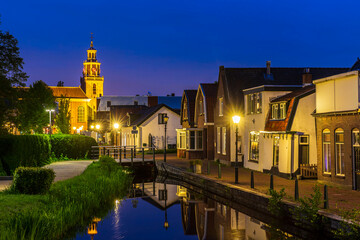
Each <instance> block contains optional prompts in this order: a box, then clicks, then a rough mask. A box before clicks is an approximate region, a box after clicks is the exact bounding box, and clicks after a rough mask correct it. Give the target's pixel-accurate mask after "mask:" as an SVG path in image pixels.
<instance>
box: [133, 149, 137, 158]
mask: <svg viewBox="0 0 360 240" xmlns="http://www.w3.org/2000/svg"><path fill="white" fill-rule="evenodd" d="M133 153H134V158H136V147H135V146H134V152H133Z"/></svg>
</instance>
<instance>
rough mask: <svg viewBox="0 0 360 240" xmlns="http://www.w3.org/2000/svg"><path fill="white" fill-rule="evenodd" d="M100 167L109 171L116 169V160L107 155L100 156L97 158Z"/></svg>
mask: <svg viewBox="0 0 360 240" xmlns="http://www.w3.org/2000/svg"><path fill="white" fill-rule="evenodd" d="M99 162H100V167H101V168H103V169H105V170H107V171H108V172H111V170H112V169H116V168H117V167H118V164H117V162H116V161H115V159H113V158H112V157H109V156H101V157H100V159H99Z"/></svg>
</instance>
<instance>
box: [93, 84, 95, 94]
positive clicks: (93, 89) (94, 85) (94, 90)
mask: <svg viewBox="0 0 360 240" xmlns="http://www.w3.org/2000/svg"><path fill="white" fill-rule="evenodd" d="M93 94H94V95H96V84H95V83H94V85H93Z"/></svg>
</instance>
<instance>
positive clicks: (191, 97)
mask: <svg viewBox="0 0 360 240" xmlns="http://www.w3.org/2000/svg"><path fill="white" fill-rule="evenodd" d="M196 93H197V90H193V89H191V90H184V93H183V97H182V99H181V109H180V121H181V123H182V122H183V115H184V114H183V104H184V100H185V98H186V100H187V101H186V102H187V106H186V108H187V111H188V112H187V114H188V121H189V124H190V125H193V124H194V114H195V100H196Z"/></svg>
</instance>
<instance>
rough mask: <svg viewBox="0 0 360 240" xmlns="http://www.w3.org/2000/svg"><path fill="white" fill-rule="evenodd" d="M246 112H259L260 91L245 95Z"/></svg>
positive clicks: (260, 103)
mask: <svg viewBox="0 0 360 240" xmlns="http://www.w3.org/2000/svg"><path fill="white" fill-rule="evenodd" d="M247 101H248V104H247V113H248V114H254V113H261V111H262V109H261V108H262V93H254V94H249V95H247Z"/></svg>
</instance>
